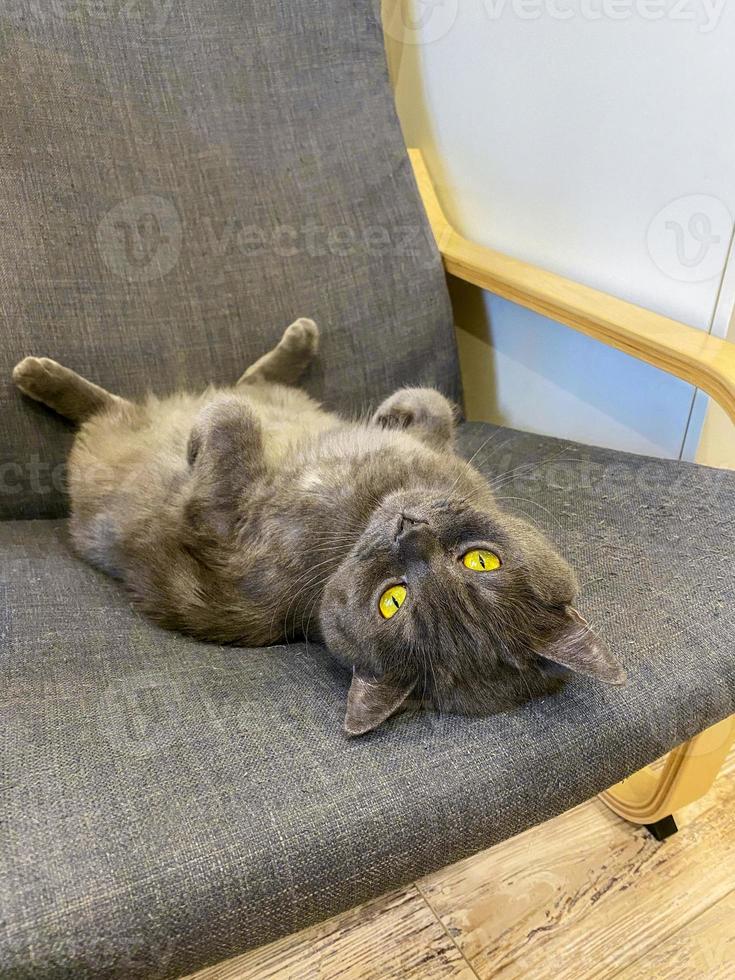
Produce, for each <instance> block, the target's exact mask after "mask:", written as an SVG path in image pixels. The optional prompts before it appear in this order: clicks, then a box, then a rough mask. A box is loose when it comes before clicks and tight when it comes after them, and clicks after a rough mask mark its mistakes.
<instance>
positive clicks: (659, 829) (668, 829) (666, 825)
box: [646, 817, 679, 841]
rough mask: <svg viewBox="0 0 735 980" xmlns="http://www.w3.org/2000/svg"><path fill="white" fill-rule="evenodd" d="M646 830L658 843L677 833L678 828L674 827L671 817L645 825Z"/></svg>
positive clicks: (674, 823) (674, 821)
mask: <svg viewBox="0 0 735 980" xmlns="http://www.w3.org/2000/svg"><path fill="white" fill-rule="evenodd" d="M646 830H647V831H648V832H649V834H650V835H651V836H652V837H655V838H656V840H658V841H665V840H668V839H669V837H673V836H674V834H678V833H679V828H678V827H677V826H676V820H674V818H673V817H664V818H663V820H657V821H656V823H647V824H646Z"/></svg>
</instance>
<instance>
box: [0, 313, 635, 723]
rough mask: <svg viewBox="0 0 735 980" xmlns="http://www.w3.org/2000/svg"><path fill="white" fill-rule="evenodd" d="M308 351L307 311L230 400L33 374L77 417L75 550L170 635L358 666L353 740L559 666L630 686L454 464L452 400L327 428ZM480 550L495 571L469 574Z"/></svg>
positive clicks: (406, 397) (487, 705)
mask: <svg viewBox="0 0 735 980" xmlns="http://www.w3.org/2000/svg"><path fill="white" fill-rule="evenodd" d="M317 339H318V331H317V328H316V325H315V324H314V323H313V322H312V321H310V320H305V319H302V320H298V321H296V323H295V324H292V325H291V327H289V328H288V330H287V331H286V333H285V334H284V337H283V339H282V340H281V342H280V343H279V344H278V346H277V347H276V348H275V349H274V350H273V351H271V352H270V353H269V354H266V355H265V356H264V357H262V358H261V359H260V360H259V361H257V362H256V363H255V364H254V365H253V366H252V367H251V368H249V369H248V370H247V371H246V372H245V373H244V375H243V376H242V378H241V379H240V381H239V382H238V384H236V385H235V386H234V387H231V388H228V389H215V388H209V389H207V390H206V391H205V392H204V393H202V394H200V395H188V394H176V395H173V396H171V397H170V398H166V399H163V400H159V399H157V398H154V397H149V398H148V399H147V400H146V401H144V402H143V403H141V404H133V403H131V402H128V401H125V400H123V399H121V398H119V397H117V396H115V395H111V394H109V393H108V392H105V391H104V390H103V389H100V388H98V387H97V386H95V385H92V384H91V383H90V382H88V381H86V380H85V379H83V378H80V377H79V376H78V375H76V374H74V372H72V371H70V370H69V369H67V368H63V367H61V366H60V365H57V364H56V363H55V362H53V361H48V360H47V359H37V358H26V359H25V360H24V361H23V362H21V364H20V365H19V366H18V367H17V368H16V371H15V373H14V377H15V379H16V382H17V383H18V385H19V387H21V389H22V390H23V391H24V392H26V393H27V394H29V395H30V396H31V397H33V398H35V399H37V400H39V401H44V402H46V404H49V405H50V406H51V407H52V408H55V409H56V410H57V411H62V412H63V414H65V415H67V416H68V417H70V418H72V419H74V420H75V421H77V422H79V423H81V428H80V429H79V432H78V435H77V437H76V440H75V443H74V446H73V449H72V452H71V455H70V459H69V484H70V494H71V507H72V516H71V534H72V540H73V542H74V545H75V547H76V549H77V551H78V552H79V554H80V555H82V556H83V557H84V558H86V559H87V560H88V561H90V562H92V563H93V564H95V565H97V566H98V567H99V568H101V569H102V570H103V571H105V572H108V573H110V574H114V575H116V576H118V577H120V578H121V579H122V580H123V581H124V582H125V584H126V586H127V588H128V589H129V591H130V593H131V594H132V596H133V598H134V600H135V601H136V602H137V603H138V604H139V606H140V607H141V608H142V609H143V611H144V612H145V613H147V614H148V615H149V616H151V617H152V618H153V619H155V620H156V621H157V622H159V623H160V624H162V625H163V626H165V627H168V628H171V629H178V630H181V631H184V632H187V633H190V634H193V635H194V636H197V637H199V638H201V639H204V640H210V641H215V642H220V643H235V644H242V645H245V646H259V645H264V644H268V643H276V642H279V641H283V640H284V639H286V640H288V639H290V638H292V637H296V636H307V637H312V638H315V639H320V640H323V641H324V642H325V643H326V645H327V646H328V648H329V649H330V650H331V652H332V653H333V654H334V655H335V656H336V657H338V658H339V659H340V660H342V661H343V662H344V663H345V664H346V665H347V666H348V667H350V668H351V669H352V671H353V683H352V688H351V692H350V697H349V702H348V711H347V717H346V722H345V727H346V730H347V731H348V732H349V733H350V734H362V733H364V732H365V731H368V730H370V729H371V728H374V727H375V726H376V725H378V724H380V722H382V721H383V720H384V719H385V718H386V717H388V715H390V714H391V713H392V712H393V711H395V710H397V709H398V708H399V707H400V705H401V704H403V703H408V702H409V701H410V700H411V698H413V699H414V700H418V701H419V702H422V703H424V704H427V705H430V706H433V707H435V708H437V709H440V710H446V711H456V712H460V713H478V714H479V713H488V712H494V711H500V710H503V709H505V708H508V707H510V706H512V705H515V704H518V703H520V702H522V701H524V700H526V699H527V698H528V697H531V696H536V695H542V694H544V693H547V692H549V691H552V690H554V689H555V688H556V687H558V686H559V685H560V683H561V682H562V680H563V677H564V670H563V669H559V668H555V667H554V662H556V663H558V664H562V665H563V667H564V668H569V669H572V670H578V671H580V672H583V673H586V674H591V675H593V676H596V677H598V678H599V679H601V680H603V681H606V682H608V683H620V682H621V681H622V680H623V679H624V675H623V673H622V671H621V670H620V668H619V667H618V666H617V664H616V663H615V661H614V660H613V658H612V657H611V655H610V653H609V651H607V649H606V648H605V647H604V645H603V644H602V642H601V641H600V640H599V639H598V638H597V637H595V635H594V634H593V633H592V631H591V630H590V629H589V627H588V626H587V624H586V623H584V621H583V620H582V619H581V617H580V616H579V614H578V613H576V611H575V610H573V609H572V608H571V603H572V601H573V599H574V596H575V593H576V591H577V585H576V581H575V578H574V575H573V573H572V571H571V569H570V568H569V566H568V565H567V564H566V562H564V560H563V559H562V558H561V557H560V556H559V555H558V554H557V553H556V552H555V551H554V550H553V548H552V547H551V545H550V544H549V543H548V542H547V541H546V540H545V539H544V538H543V537H542V536H541V535H540V534H539V533H538V532H537V531H536V530H535V529H534V528H533V527H531V526H530V525H528V524H526V523H525V522H523V521H521V520H519V519H518V518H516V517H512V516H510V515H507V514H504V513H503V512H502V511H501V510H500V509H499V507H498V506H497V504H496V503H495V501H494V499H493V496H492V493H491V491H490V489H489V487H488V484H487V483H486V481H485V480H484V478H483V477H482V476H481V475H480V474H479V473H478V472H477V470H475V469H474V468H473V467H472V466H471V465H469V464H468V463H466V462H465V461H464V460H462V459H460V458H459V457H457V456H456V455H455V454H454V452H453V450H452V443H453V435H454V412H453V409H452V406H451V405H450V404H449V402H447V400H446V399H445V398H444V397H443V396H442V395H440V394H439V393H438V392H436V391H433V390H430V389H422V388H407V389H402V390H401V391H399V392H396V394H394V395H393V396H391V398H389V399H387V400H386V401H385V402H384V403H383V404H382V405H381V406H380V407H379V408H378V410H377V411H376V413H375V415H374V416H373V417H372V419H370V420H369V421H362V422H360V421H347V420H345V419H341V418H339V417H337V416H335V415H332V414H330V413H328V412H326V411H324V410H323V409H322V408H321V407H320V406H319V405H318V404H317V403H316V402H315V401H313V400H312V399H311V398H310V397H309V396H308V395H306V394H305V393H304V392H303V391H300V390H298V389H297V388H294V387H290V385H291V384H294V383H295V382H296V381H297V380H298V377H299V375H300V373H301V372H302V371H303V369H304V367H305V366H306V364H307V363H308V361H309V359H310V358H311V357H312V356H313V355H314V354H315V352H316V349H317ZM281 381H286V382H288V385H286V384H282V383H280V382H281ZM471 546H474V547H478V546H483V547H487V548H489V549H490V550H492V551H493V552H495V553H496V554H498V555H499V556H500V558H501V561H502V564H501V567H500V568H499V569H497V570H496V571H494V572H490V573H484V574H479V573H477V572H473V571H471V570H469V569H467V568H465V567H464V565H463V564H462V562H461V557H462V555H463V554H464V553H465V552H466V551H467V550H468V548H469V547H471ZM396 582H403V583H405V584H406V585H407V587H408V590H409V591H408V598H407V600H406V602H405V603H404V605H403V606H402V607H401V608H400V610H399V611H398V613H397V614H396V615H395V616H394V617H393V618H391V619H390V620H384V619H383V618H382V617H381V616H380V614H379V612H378V598H379V596H380V594H381V592H382V591H383V590H384V589H385V588H386V586H387V584H393V583H396ZM411 692H413V693H411ZM409 695H410V697H409Z"/></svg>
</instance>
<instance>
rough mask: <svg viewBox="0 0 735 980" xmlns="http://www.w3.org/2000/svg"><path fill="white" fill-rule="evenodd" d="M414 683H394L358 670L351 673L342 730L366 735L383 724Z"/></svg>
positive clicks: (403, 699) (355, 669)
mask: <svg viewBox="0 0 735 980" xmlns="http://www.w3.org/2000/svg"><path fill="white" fill-rule="evenodd" d="M415 684H416V682H415V681H414V682H413V683H412V684H407V685H395V684H391V683H389V682H388V681H386V680H384V679H382V678H379V677H373V676H371V675H367V674H362V673H360V672H358V670H357V668H354V669H353V672H352V683H351V684H350V692H349V694H348V695H347V713H346V714H345V731H346V732H347V734H348V735H365V734H366V733H367V732H371V731H372V730H373V728H377V727H378V725H382V724H383V722H384V721H385V720H386V718H390V716H391V715H392V714H394V712H396V711H397V710H398V709H399V708H400V706H401V705H402V704H403V702H404V701H405V700H406V698H407V697H408V695H409V694H410V693H411V691H412V690H413V689H414V687H415Z"/></svg>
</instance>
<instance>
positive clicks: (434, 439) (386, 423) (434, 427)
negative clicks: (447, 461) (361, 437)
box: [371, 388, 456, 450]
mask: <svg viewBox="0 0 735 980" xmlns="http://www.w3.org/2000/svg"><path fill="white" fill-rule="evenodd" d="M371 423H372V424H373V425H378V426H380V427H381V428H383V429H405V430H406V431H407V432H410V433H411V435H413V436H416V438H417V439H420V440H421V441H422V442H425V443H426V444H427V445H428V446H431V447H432V449H439V450H443V449H451V448H452V442H453V440H454V430H455V428H456V417H455V409H454V406H453V405H452V403H451V402H450V401H449V399H448V398H445V397H444V395H442V394H440V393H439V392H438V391H436V390H435V389H434V388H400V389H399V390H398V391H397V392H395V394H393V395H391V396H390V397H389V398H386V400H385V401H384V402H382V403H381V404H380V405H379V406H378V409H377V411H376V412H375V414H374V415H373V417H372V419H371Z"/></svg>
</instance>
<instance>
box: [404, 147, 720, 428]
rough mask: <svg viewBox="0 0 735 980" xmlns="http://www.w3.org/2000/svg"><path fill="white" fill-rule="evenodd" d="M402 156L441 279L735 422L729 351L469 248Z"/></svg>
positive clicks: (425, 177) (585, 289)
mask: <svg viewBox="0 0 735 980" xmlns="http://www.w3.org/2000/svg"><path fill="white" fill-rule="evenodd" d="M408 152H409V155H410V157H411V163H412V165H413V170H414V173H415V175H416V181H417V183H418V187H419V191H420V193H421V198H422V200H423V203H424V207H425V209H426V212H427V214H428V217H429V222H430V223H431V228H432V231H433V232H434V237H435V238H436V243H437V245H438V247H439V251H440V252H441V255H442V258H443V259H444V267H445V268H446V270H447V272H450V273H451V274H452V275H453V276H458V277H459V278H460V279H464V280H465V281H466V282H470V283H474V285H476V286H481V287H482V288H483V289H489V290H490V292H492V293H496V294H497V295H498V296H502V297H504V298H505V299H509V300H512V301H513V302H514V303H518V304H520V305H521V306H525V307H527V308H528V309H529V310H535V311H536V313H541V314H543V315H544V316H548V317H550V318H551V319H552V320H557V321H558V322H559V323H564V324H566V325H567V326H568V327H573V328H574V329H575V330H579V331H581V332H582V333H586V334H587V335H588V336H590V337H596V338H597V340H601V341H603V343H606V344H609V345H610V346H611V347H617V349H618V350H622V351H625V353H626V354H632V355H633V357H638V358H640V359H641V360H643V361H647V362H648V363H649V364H653V365H654V367H657V368H661V369H662V370H663V371H667V372H668V373H669V374H674V375H676V376H677V377H678V378H683V380H684V381H689V382H691V383H692V384H694V385H696V386H697V387H698V388H702V389H703V390H704V391H706V392H707V394H709V395H711V396H712V397H713V398H714V399H715V401H717V402H718V403H719V404H720V405H721V406H722V408H724V410H725V411H726V412H727V414H728V415H729V416H730V418H731V419H732V421H733V422H735V344H732V343H729V342H728V341H726V340H720V339H719V338H717V337H711V336H710V335H709V334H707V333H704V331H702V330H697V329H695V328H694V327H689V326H687V325H686V324H684V323H679V322H678V321H677V320H671V319H669V318H668V317H665V316H661V315H660V314H658V313H653V312H652V311H651V310H646V309H644V308H643V307H641V306H634V305H633V304H632V303H626V302H625V301H624V300H621V299H616V298H615V297H614V296H609V295H608V294H607V293H602V292H600V291H599V290H597V289H591V288H590V287H589V286H583V285H581V284H580V283H576V282H573V281H572V280H571V279H565V278H564V277H563V276H557V275H555V274H554V273H553V272H546V271H545V270H544V269H539V268H538V267H537V266H534V265H530V264H529V263H528V262H521V261H519V260H518V259H513V258H511V257H510V256H508V255H503V254H502V253H501V252H495V251H493V249H490V248H484V247H483V246H482V245H476V244H474V243H473V242H470V241H468V240H467V239H466V238H463V236H462V235H460V234H459V233H458V232H457V231H455V230H454V228H452V226H451V225H450V223H449V221H448V220H447V217H446V215H445V214H444V211H443V210H442V207H441V204H440V203H439V199H438V198H437V196H436V191H435V190H434V185H433V183H432V181H431V177H430V176H429V172H428V170H427V169H426V164H425V163H424V158H423V154H422V153H421V151H420V150H416V149H411V150H409V151H408Z"/></svg>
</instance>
